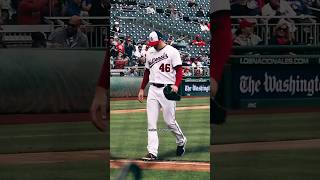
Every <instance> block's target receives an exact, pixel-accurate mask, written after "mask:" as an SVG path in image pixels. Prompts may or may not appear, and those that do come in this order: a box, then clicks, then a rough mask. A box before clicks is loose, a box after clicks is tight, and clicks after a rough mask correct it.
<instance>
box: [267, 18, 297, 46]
mask: <svg viewBox="0 0 320 180" xmlns="http://www.w3.org/2000/svg"><path fill="white" fill-rule="evenodd" d="M270 44H272V45H292V44H295V39H294V32H293V31H292V28H291V24H290V23H289V22H288V21H286V20H284V19H281V20H280V21H279V23H278V24H277V26H276V27H275V29H274V32H273V36H272V37H271V39H270Z"/></svg>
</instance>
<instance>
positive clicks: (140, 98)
mask: <svg viewBox="0 0 320 180" xmlns="http://www.w3.org/2000/svg"><path fill="white" fill-rule="evenodd" d="M143 98H144V90H143V89H140V90H139V94H138V101H139V102H141V103H142V102H143Z"/></svg>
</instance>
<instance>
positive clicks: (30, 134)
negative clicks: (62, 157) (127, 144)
mask: <svg viewBox="0 0 320 180" xmlns="http://www.w3.org/2000/svg"><path fill="white" fill-rule="evenodd" d="M108 146H109V143H108V138H107V137H106V134H103V133H100V132H98V131H97V130H96V129H95V128H94V127H93V125H92V124H91V122H67V123H44V124H20V125H1V126H0V147H1V148H0V153H19V152H45V151H68V150H89V149H106V148H107V147H108Z"/></svg>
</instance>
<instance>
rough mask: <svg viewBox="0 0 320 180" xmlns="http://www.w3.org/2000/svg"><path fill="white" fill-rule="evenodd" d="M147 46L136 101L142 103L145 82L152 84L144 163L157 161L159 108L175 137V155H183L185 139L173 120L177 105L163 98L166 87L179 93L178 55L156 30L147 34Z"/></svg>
mask: <svg viewBox="0 0 320 180" xmlns="http://www.w3.org/2000/svg"><path fill="white" fill-rule="evenodd" d="M148 46H150V47H151V48H149V49H148V51H147V53H146V63H145V71H144V76H143V80H142V83H141V87H140V90H139V94H138V100H139V101H140V102H142V101H143V99H144V89H145V87H146V85H147V84H148V82H150V83H151V85H150V88H149V91H148V97H147V117H148V146H147V150H148V153H147V155H146V156H144V157H143V158H142V159H143V160H146V161H153V160H156V159H157V156H158V147H159V139H158V132H157V121H158V115H159V112H160V108H162V111H163V118H164V121H165V123H166V125H167V127H168V128H169V129H170V131H171V132H172V133H173V134H174V136H175V137H176V143H177V149H176V155H177V156H182V155H183V154H184V152H185V145H186V142H187V138H186V137H185V136H184V134H183V132H182V131H181V129H180V127H179V125H178V123H177V121H176V119H175V109H176V102H175V101H171V100H168V99H166V97H165V96H164V93H163V89H164V87H165V86H166V85H171V88H172V91H174V92H178V87H179V85H180V83H181V81H182V77H183V72H182V61H181V58H180V53H179V51H178V50H177V49H175V48H174V47H172V46H170V45H167V44H166V43H165V42H164V40H163V37H162V34H161V33H160V32H158V31H153V32H151V33H150V35H149V40H148Z"/></svg>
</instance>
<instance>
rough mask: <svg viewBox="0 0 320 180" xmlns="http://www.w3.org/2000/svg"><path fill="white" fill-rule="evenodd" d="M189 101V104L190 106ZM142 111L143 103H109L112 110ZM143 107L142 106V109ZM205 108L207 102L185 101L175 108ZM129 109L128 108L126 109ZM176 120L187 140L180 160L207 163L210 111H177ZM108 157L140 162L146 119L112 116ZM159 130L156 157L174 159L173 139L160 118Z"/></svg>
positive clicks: (137, 115)
mask: <svg viewBox="0 0 320 180" xmlns="http://www.w3.org/2000/svg"><path fill="white" fill-rule="evenodd" d="M190 102H192V103H190ZM126 104H129V105H128V108H127V109H135V108H144V107H145V103H143V104H141V103H138V102H137V101H128V102H127V103H124V102H123V101H112V102H111V109H122V108H123V107H124V106H125V105H126ZM141 105H142V106H141ZM193 105H208V99H204V98H199V99H197V98H194V99H184V100H182V101H181V103H180V102H179V103H178V106H193ZM129 107H130V108H129ZM176 118H177V121H178V123H179V125H180V127H181V129H182V130H183V131H184V134H185V135H186V136H187V138H188V144H187V152H186V155H185V156H184V157H183V158H181V159H179V160H194V161H209V143H210V140H209V137H210V128H209V109H207V110H185V111H184V110H181V111H177V112H176ZM110 129H111V134H110V138H111V143H110V148H111V155H112V157H114V158H127V159H139V158H141V157H142V156H144V155H145V154H146V153H147V150H146V146H147V131H146V129H147V117H146V113H145V112H140V113H125V114H112V113H111V125H110ZM158 129H159V139H160V146H159V158H160V159H162V160H177V158H176V157H175V150H176V144H175V138H174V136H173V135H172V134H171V132H170V131H168V130H167V129H166V126H165V123H164V121H163V118H162V115H161V116H160V117H159V121H158Z"/></svg>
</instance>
